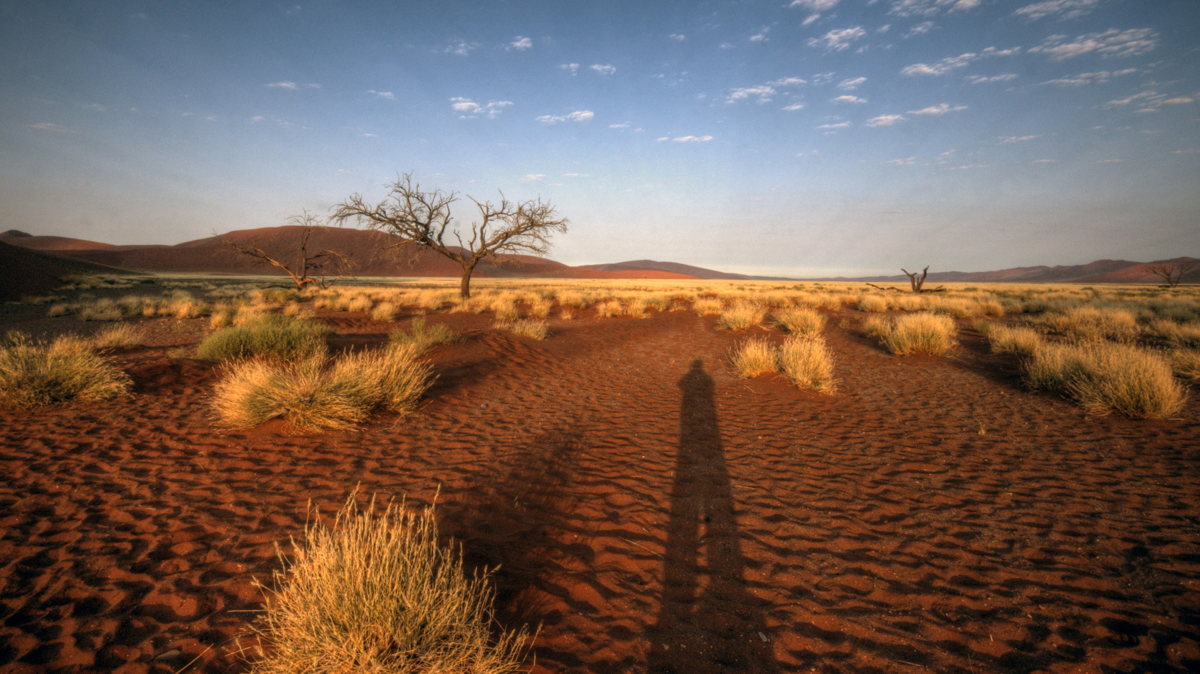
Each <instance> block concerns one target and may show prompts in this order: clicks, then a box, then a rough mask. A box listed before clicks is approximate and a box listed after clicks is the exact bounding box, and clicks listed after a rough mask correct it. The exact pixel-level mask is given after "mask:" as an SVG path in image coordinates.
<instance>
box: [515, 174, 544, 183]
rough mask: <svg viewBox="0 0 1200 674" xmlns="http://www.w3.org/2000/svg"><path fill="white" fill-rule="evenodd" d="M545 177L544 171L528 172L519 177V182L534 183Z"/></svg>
mask: <svg viewBox="0 0 1200 674" xmlns="http://www.w3.org/2000/svg"><path fill="white" fill-rule="evenodd" d="M545 177H546V174H545V173H530V174H529V175H527V176H525V177H524V178H521V182H523V183H536V182H538V181H540V180H542V179H543V178H545Z"/></svg>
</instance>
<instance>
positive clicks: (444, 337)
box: [388, 316, 458, 353]
mask: <svg viewBox="0 0 1200 674" xmlns="http://www.w3.org/2000/svg"><path fill="white" fill-rule="evenodd" d="M457 340H458V335H456V334H454V331H453V330H451V329H450V328H449V327H448V326H446V325H445V324H442V323H438V324H437V325H434V326H432V327H426V326H425V317H424V316H421V317H418V318H414V319H413V321H412V323H411V324H410V325H409V328H408V330H407V331H404V330H397V331H395V332H393V333H391V334H390V335H388V341H390V342H391V343H392V344H411V345H413V346H414V347H416V349H417V352H418V353H423V352H425V351H428V350H429V349H431V348H433V347H435V346H437V345H439V344H451V343H453V342H455V341H457Z"/></svg>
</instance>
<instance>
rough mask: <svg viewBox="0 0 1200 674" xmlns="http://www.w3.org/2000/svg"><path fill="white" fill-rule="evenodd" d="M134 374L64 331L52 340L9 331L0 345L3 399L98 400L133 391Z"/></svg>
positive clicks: (19, 402)
mask: <svg viewBox="0 0 1200 674" xmlns="http://www.w3.org/2000/svg"><path fill="white" fill-rule="evenodd" d="M132 385H133V381H132V380H131V379H130V378H129V375H127V374H125V373H124V372H122V371H121V370H118V369H117V368H115V367H113V366H111V365H109V364H108V363H106V362H104V360H103V359H102V358H100V357H99V356H97V355H96V354H95V352H93V351H92V349H91V345H90V344H89V343H88V342H87V341H85V340H82V339H79V338H78V337H73V336H69V335H68V336H63V337H59V338H57V339H55V340H54V341H53V342H51V343H50V344H43V343H34V342H33V341H31V340H30V339H29V338H28V337H27V336H25V335H24V334H21V333H9V334H8V335H6V336H5V339H4V342H3V346H0V403H3V404H4V405H8V406H12V407H40V406H42V405H52V404H55V403H64V402H73V401H79V402H96V401H101V400H111V399H113V398H119V397H123V396H126V395H129V388H130V386H132Z"/></svg>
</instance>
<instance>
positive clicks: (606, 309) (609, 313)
mask: <svg viewBox="0 0 1200 674" xmlns="http://www.w3.org/2000/svg"><path fill="white" fill-rule="evenodd" d="M624 313H625V307H623V306H621V300H607V301H605V302H600V303H599V304H597V305H596V317H597V318H615V317H617V316H621V315H623V314H624Z"/></svg>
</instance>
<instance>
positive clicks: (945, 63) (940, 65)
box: [900, 52, 979, 76]
mask: <svg viewBox="0 0 1200 674" xmlns="http://www.w3.org/2000/svg"><path fill="white" fill-rule="evenodd" d="M978 58H979V55H978V54H975V53H972V52H968V53H966V54H960V55H958V56H948V57H946V58H944V59H942V60H940V61H938V62H937V63H933V64H929V63H914V64H912V65H911V66H907V67H905V68H903V69H901V71H900V74H901V75H909V76H912V75H945V74H946V73H948V72H950V71H951V70H954V69H955V68H965V67H966V66H968V65H970V64H971V61H974V60H976V59H978Z"/></svg>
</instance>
